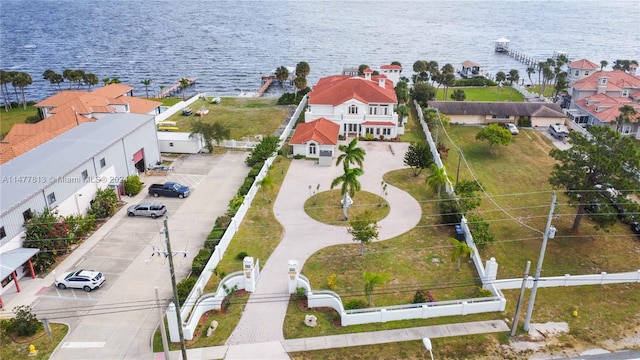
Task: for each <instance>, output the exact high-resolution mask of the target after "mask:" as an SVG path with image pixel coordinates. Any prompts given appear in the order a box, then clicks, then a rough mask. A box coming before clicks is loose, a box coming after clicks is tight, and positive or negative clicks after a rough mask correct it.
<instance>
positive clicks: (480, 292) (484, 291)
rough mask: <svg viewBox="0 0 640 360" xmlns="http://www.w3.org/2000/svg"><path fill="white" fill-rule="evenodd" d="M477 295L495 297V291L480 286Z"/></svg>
mask: <svg viewBox="0 0 640 360" xmlns="http://www.w3.org/2000/svg"><path fill="white" fill-rule="evenodd" d="M476 297H481V298H483V297H493V293H492V292H491V290H487V289H483V288H481V287H478V289H477V291H476Z"/></svg>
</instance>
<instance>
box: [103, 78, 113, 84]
mask: <svg viewBox="0 0 640 360" xmlns="http://www.w3.org/2000/svg"><path fill="white" fill-rule="evenodd" d="M110 82H111V78H108V77H106V78H103V79H102V83H103V84H104V86H107V85H109V83H110Z"/></svg>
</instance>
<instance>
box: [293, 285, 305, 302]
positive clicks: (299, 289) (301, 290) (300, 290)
mask: <svg viewBox="0 0 640 360" xmlns="http://www.w3.org/2000/svg"><path fill="white" fill-rule="evenodd" d="M296 298H297V299H298V300H303V299H306V298H307V291H306V290H305V289H304V288H303V287H300V286H299V287H297V288H296Z"/></svg>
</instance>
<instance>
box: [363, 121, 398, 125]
mask: <svg viewBox="0 0 640 360" xmlns="http://www.w3.org/2000/svg"><path fill="white" fill-rule="evenodd" d="M362 125H373V126H396V124H394V123H392V122H391V121H365V122H363V123H362Z"/></svg>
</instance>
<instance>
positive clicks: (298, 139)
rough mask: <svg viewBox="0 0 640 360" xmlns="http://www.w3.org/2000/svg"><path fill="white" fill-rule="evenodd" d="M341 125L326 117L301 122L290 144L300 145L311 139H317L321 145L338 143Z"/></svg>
mask: <svg viewBox="0 0 640 360" xmlns="http://www.w3.org/2000/svg"><path fill="white" fill-rule="evenodd" d="M339 132H340V125H338V124H336V123H334V122H333V121H331V120H327V119H325V118H319V119H316V120H313V121H311V122H308V123H304V124H299V125H298V126H297V127H296V130H295V132H294V133H293V136H292V137H291V140H290V141H289V143H290V144H295V145H300V144H305V143H307V142H309V141H315V142H317V143H318V144H320V145H336V144H338V133H339Z"/></svg>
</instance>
